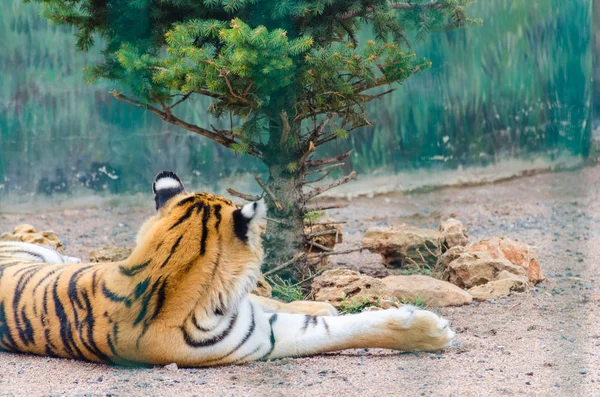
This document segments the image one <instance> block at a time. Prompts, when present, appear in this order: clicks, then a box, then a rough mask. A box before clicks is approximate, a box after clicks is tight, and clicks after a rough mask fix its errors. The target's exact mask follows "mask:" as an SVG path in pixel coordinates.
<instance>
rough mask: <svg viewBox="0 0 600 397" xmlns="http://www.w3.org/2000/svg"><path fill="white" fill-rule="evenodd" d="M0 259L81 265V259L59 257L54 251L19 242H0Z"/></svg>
mask: <svg viewBox="0 0 600 397" xmlns="http://www.w3.org/2000/svg"><path fill="white" fill-rule="evenodd" d="M0 258H2V259H17V260H22V261H27V262H43V263H55V264H60V263H81V259H79V258H74V257H71V256H65V255H61V254H60V253H58V252H56V251H55V250H53V249H51V248H48V247H42V246H40V245H36V244H30V243H24V242H21V241H6V242H4V241H3V242H0Z"/></svg>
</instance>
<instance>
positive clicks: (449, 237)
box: [439, 218, 469, 250]
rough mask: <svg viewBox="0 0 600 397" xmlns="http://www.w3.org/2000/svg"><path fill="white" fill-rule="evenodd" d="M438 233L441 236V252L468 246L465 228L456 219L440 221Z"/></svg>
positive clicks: (467, 234) (467, 235)
mask: <svg viewBox="0 0 600 397" xmlns="http://www.w3.org/2000/svg"><path fill="white" fill-rule="evenodd" d="M439 231H440V232H441V233H442V235H443V240H444V242H443V245H444V247H443V248H444V249H443V250H446V249H449V248H452V247H456V246H465V245H467V244H469V233H468V232H467V228H466V227H465V225H463V223H462V222H461V221H459V220H458V219H454V218H448V219H445V220H442V222H441V223H440V229H439Z"/></svg>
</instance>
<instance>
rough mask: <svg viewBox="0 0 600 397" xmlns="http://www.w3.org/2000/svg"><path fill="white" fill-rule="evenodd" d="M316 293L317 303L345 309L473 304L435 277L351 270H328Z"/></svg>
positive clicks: (463, 293)
mask: <svg viewBox="0 0 600 397" xmlns="http://www.w3.org/2000/svg"><path fill="white" fill-rule="evenodd" d="M312 294H313V297H314V299H315V300H317V301H326V302H329V303H331V304H332V305H333V306H335V307H336V308H337V309H341V310H344V309H347V308H348V306H349V304H350V305H351V304H362V305H363V306H367V305H377V306H380V307H382V308H389V307H394V306H397V305H398V303H400V302H403V303H417V302H422V303H423V304H425V305H428V306H458V305H465V304H469V303H471V301H472V298H471V295H469V294H468V293H467V292H466V291H463V290H461V289H460V288H458V287H456V286H454V285H452V284H450V283H447V282H444V281H441V280H436V279H434V278H431V277H427V276H389V277H386V278H384V279H376V278H373V277H369V276H365V275H363V274H360V273H358V272H356V271H353V270H347V269H334V270H328V271H326V272H324V273H323V274H321V275H320V276H319V277H317V278H315V279H314V280H313V284H312Z"/></svg>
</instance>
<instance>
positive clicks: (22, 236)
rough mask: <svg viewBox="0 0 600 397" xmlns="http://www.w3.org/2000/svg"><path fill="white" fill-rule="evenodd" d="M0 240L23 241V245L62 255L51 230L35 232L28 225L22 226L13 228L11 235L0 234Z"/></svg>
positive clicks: (60, 245)
mask: <svg viewBox="0 0 600 397" xmlns="http://www.w3.org/2000/svg"><path fill="white" fill-rule="evenodd" d="M0 240H5V241H23V242H25V243H31V244H39V245H44V246H46V247H50V248H52V249H55V250H56V251H58V252H60V253H61V254H64V251H63V248H62V247H63V244H62V242H61V241H60V240H59V238H58V236H57V235H56V233H54V232H53V231H52V230H46V231H42V232H37V231H36V230H35V228H34V227H33V226H31V225H29V224H22V225H19V226H17V227H15V229H14V231H13V232H12V234H11V233H2V235H0Z"/></svg>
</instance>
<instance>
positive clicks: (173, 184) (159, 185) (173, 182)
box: [154, 176, 181, 192]
mask: <svg viewBox="0 0 600 397" xmlns="http://www.w3.org/2000/svg"><path fill="white" fill-rule="evenodd" d="M180 186H181V183H180V182H179V181H178V180H177V179H175V178H171V177H170V176H168V177H165V178H161V179H159V180H157V181H156V182H155V183H154V191H155V192H158V191H159V190H164V189H177V188H179V187H180Z"/></svg>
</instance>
